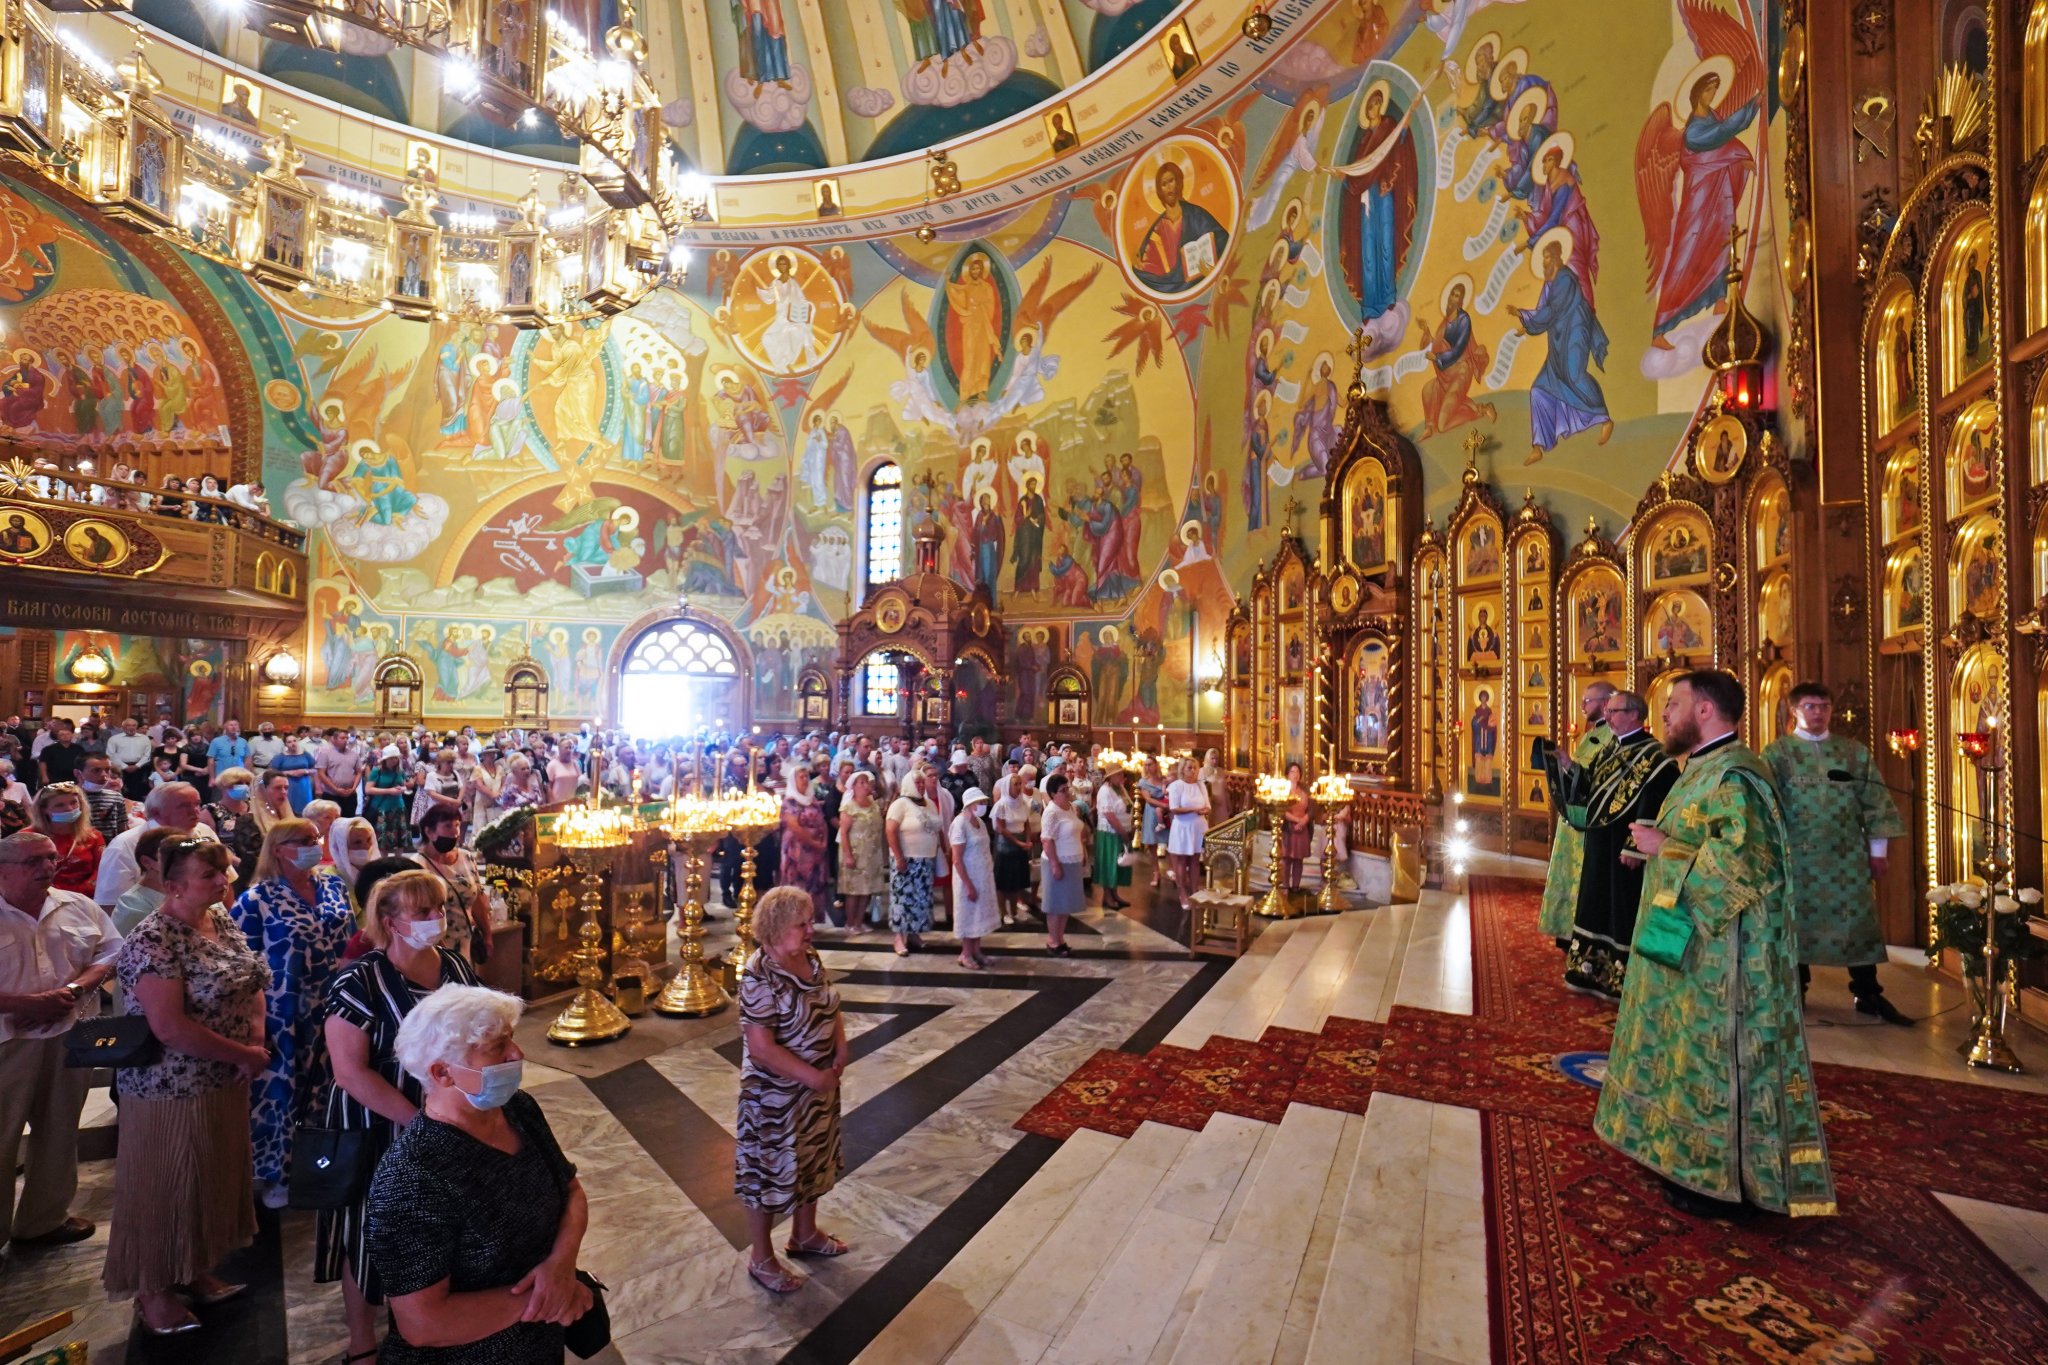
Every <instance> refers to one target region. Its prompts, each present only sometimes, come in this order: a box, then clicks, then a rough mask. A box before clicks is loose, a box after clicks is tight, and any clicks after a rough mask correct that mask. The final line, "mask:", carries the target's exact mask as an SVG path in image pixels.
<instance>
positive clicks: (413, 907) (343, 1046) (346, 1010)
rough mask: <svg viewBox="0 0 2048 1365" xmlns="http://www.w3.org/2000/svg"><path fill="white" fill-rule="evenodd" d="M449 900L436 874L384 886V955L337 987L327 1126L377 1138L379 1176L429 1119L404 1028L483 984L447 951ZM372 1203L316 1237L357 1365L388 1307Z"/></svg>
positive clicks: (372, 922)
mask: <svg viewBox="0 0 2048 1365" xmlns="http://www.w3.org/2000/svg"><path fill="white" fill-rule="evenodd" d="M447 899H448V893H447V889H446V887H445V885H444V884H443V882H442V880H441V878H439V877H437V876H435V875H434V874H433V873H431V872H427V871H424V870H414V871H410V872H398V873H394V874H393V875H391V876H389V877H387V878H385V879H384V880H383V881H382V882H379V883H378V885H377V890H376V892H375V894H374V895H373V896H372V898H371V901H370V913H369V916H368V918H367V919H366V921H365V926H364V932H365V933H366V934H367V935H368V936H369V938H370V939H371V940H372V941H373V942H374V943H376V944H377V945H378V946H377V947H375V948H373V949H372V950H371V951H369V952H367V953H365V954H363V956H361V957H359V958H357V959H356V960H355V961H354V962H352V963H350V964H349V966H348V967H347V969H346V970H344V971H342V972H341V973H340V974H339V975H338V976H336V977H335V978H334V980H333V981H332V982H330V983H329V984H328V987H327V1023H326V1035H327V1051H328V1054H329V1056H330V1057H331V1058H332V1060H333V1063H334V1085H333V1088H332V1089H331V1090H329V1091H328V1095H327V1118H326V1126H327V1127H329V1128H342V1129H351V1130H356V1129H364V1130H368V1131H369V1133H370V1135H371V1136H370V1142H369V1147H370V1151H369V1164H370V1166H371V1167H372V1168H374V1167H375V1165H376V1163H377V1161H378V1159H379V1158H381V1157H382V1156H383V1155H384V1149H385V1148H387V1147H389V1146H390V1145H391V1140H392V1138H393V1137H394V1136H395V1135H396V1134H397V1132H398V1130H399V1129H400V1128H403V1127H404V1126H405V1125H406V1124H408V1123H410V1122H412V1120H413V1118H414V1116H415V1115H417V1114H418V1113H419V1111H420V1084H419V1082H418V1081H417V1080H415V1079H413V1078H412V1077H411V1076H410V1075H408V1074H406V1071H405V1069H404V1068H403V1067H401V1066H399V1064H398V1059H397V1057H396V1055H395V1054H394V1047H395V1044H396V1043H397V1040H398V1026H399V1025H400V1024H402V1023H404V1022H405V1016H406V1015H408V1014H410V1013H412V1010H413V1007H414V1006H415V1005H417V1004H419V1002H420V1001H422V1000H424V999H426V998H427V997H428V996H430V995H432V994H433V993H434V992H435V991H437V990H439V989H440V988H441V987H442V986H445V985H448V984H450V983H453V984H455V985H458V986H474V985H476V984H477V978H476V972H475V971H474V970H472V969H471V967H470V965H469V963H468V962H467V961H466V960H464V958H463V957H462V956H461V954H459V953H453V952H450V951H448V950H447V949H446V948H442V947H440V946H439V941H440V938H441V934H442V930H443V929H444V928H445V921H446V919H447V915H448V909H447ZM364 1196H365V1199H364V1200H358V1201H357V1202H356V1203H354V1204H351V1205H349V1206H348V1207H346V1208H340V1209H323V1210H322V1211H321V1213H320V1217H319V1222H318V1224H317V1226H316V1228H315V1230H314V1262H313V1279H314V1281H315V1282H316V1283H319V1284H332V1283H334V1281H336V1280H340V1281H341V1292H342V1302H343V1303H344V1305H345V1306H346V1309H347V1316H348V1355H347V1357H346V1359H347V1360H348V1361H350V1362H354V1361H360V1360H368V1359H371V1358H372V1357H374V1356H375V1355H376V1354H377V1316H378V1315H377V1309H376V1305H378V1304H381V1303H383V1302H384V1294H383V1290H382V1287H381V1286H380V1285H379V1284H378V1283H377V1276H376V1273H375V1269H374V1267H373V1266H372V1265H371V1263H370V1258H369V1254H368V1252H367V1251H366V1249H365V1247H364V1242H363V1226H364V1203H365V1200H366V1199H367V1197H368V1182H367V1181H365V1186H364Z"/></svg>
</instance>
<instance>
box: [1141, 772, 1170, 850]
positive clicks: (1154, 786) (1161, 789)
mask: <svg viewBox="0 0 2048 1365" xmlns="http://www.w3.org/2000/svg"><path fill="white" fill-rule="evenodd" d="M1138 790H1139V791H1141V792H1143V793H1144V794H1145V795H1146V796H1148V797H1150V798H1152V800H1151V801H1147V802H1146V803H1145V813H1144V815H1142V816H1141V817H1139V819H1140V823H1139V826H1138V842H1139V843H1140V844H1142V845H1144V846H1145V847H1146V848H1159V847H1162V846H1163V845H1164V844H1165V843H1166V833H1165V831H1164V830H1163V829H1161V828H1160V821H1159V807H1157V806H1155V805H1153V804H1152V801H1164V800H1165V799H1166V784H1165V783H1163V782H1154V781H1153V780H1152V779H1151V778H1149V777H1148V778H1146V779H1145V780H1144V781H1142V782H1140V783H1139V784H1138Z"/></svg>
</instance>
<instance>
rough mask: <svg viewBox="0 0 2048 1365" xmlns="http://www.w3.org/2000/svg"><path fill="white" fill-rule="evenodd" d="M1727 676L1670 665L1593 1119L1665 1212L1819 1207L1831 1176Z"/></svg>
mask: <svg viewBox="0 0 2048 1365" xmlns="http://www.w3.org/2000/svg"><path fill="white" fill-rule="evenodd" d="M1741 720H1742V684H1741V683H1739V682H1737V681H1736V680H1735V679H1734V678H1733V677H1731V676H1730V675H1729V674H1727V673H1723V672H1721V671H1719V670H1717V669H1700V670H1696V671H1694V672H1691V673H1687V674H1685V675H1684V676H1683V677H1681V678H1680V679H1679V680H1678V681H1677V682H1676V683H1674V684H1673V685H1672V688H1671V694H1670V698H1669V700H1667V701H1666V702H1665V704H1664V748H1665V751H1666V752H1667V753H1670V754H1672V755H1674V756H1677V755H1687V756H1688V757H1687V760H1686V765H1685V771H1684V772H1683V773H1682V774H1680V776H1679V779H1678V782H1677V784H1676V785H1674V786H1673V787H1672V789H1671V794H1670V795H1669V796H1667V797H1665V799H1664V806H1663V809H1662V810H1661V811H1660V812H1659V814H1658V816H1657V820H1656V823H1655V824H1654V825H1650V824H1639V825H1637V826H1636V827H1635V828H1636V833H1635V843H1636V847H1637V848H1638V849H1639V850H1640V851H1641V852H1642V854H1643V855H1644V857H1645V858H1646V859H1647V860H1648V865H1647V867H1646V869H1645V872H1644V878H1643V899H1642V903H1641V906H1640V908H1639V912H1638V914H1637V917H1636V930H1635V940H1634V951H1633V952H1632V954H1631V956H1630V961H1629V968H1628V978H1627V980H1626V982H1625V983H1624V984H1623V986H1622V992H1621V1010H1620V1013H1619V1016H1618V1017H1617V1018H1616V1020H1615V1024H1614V1043H1613V1047H1612V1049H1611V1051H1610V1053H1609V1055H1608V1063H1607V1079H1606V1082H1605V1084H1604V1085H1603V1086H1602V1087H1601V1090H1600V1107H1599V1109H1598V1110H1597V1111H1596V1112H1595V1114H1594V1118H1593V1131H1594V1132H1595V1133H1597V1134H1598V1135H1599V1136H1600V1138H1601V1140H1602V1141H1604V1142H1606V1143H1608V1144H1609V1145H1611V1146H1613V1147H1615V1148H1617V1149H1619V1150H1620V1151H1621V1152H1622V1153H1623V1154H1624V1155H1627V1156H1629V1157H1632V1158H1634V1159H1635V1160H1636V1161H1639V1162H1641V1163H1642V1164H1643V1165H1645V1166H1648V1167H1649V1168H1650V1169H1651V1170H1653V1171H1655V1172H1657V1174H1658V1175H1660V1176H1662V1177H1663V1180H1664V1193H1665V1198H1666V1200H1667V1201H1668V1202H1669V1203H1670V1204H1671V1205H1672V1206H1673V1207H1675V1208H1677V1209H1679V1210H1680V1211H1682V1212H1686V1213H1693V1214H1702V1215H1706V1216H1710V1217H1711V1216H1733V1215H1736V1214H1738V1213H1741V1212H1744V1211H1746V1210H1747V1207H1748V1206H1754V1207H1755V1208H1761V1209H1767V1210H1769V1211H1771V1212H1773V1213H1788V1214H1792V1215H1794V1216H1799V1215H1807V1214H1832V1213H1833V1212H1834V1211H1835V1190H1834V1181H1833V1178H1832V1177H1831V1175H1830V1174H1829V1170H1828V1152H1827V1144H1826V1142H1825V1141H1824V1140H1823V1138H1822V1136H1821V1126H1820V1106H1819V1104H1818V1103H1817V1101H1816V1097H1815V1095H1814V1089H1813V1067H1812V1064H1811V1063H1810V1061H1809V1060H1808V1058H1807V1055H1806V1031H1805V1026H1804V1023H1803V1021H1802V1020H1801V1017H1800V1010H1799V989H1798V980H1799V978H1798V958H1797V954H1796V940H1795V931H1794V922H1793V908H1792V887H1791V883H1790V880H1789V873H1790V866H1789V861H1788V852H1789V850H1788V846H1787V839H1786V834H1785V819H1784V815H1783V813H1782V812H1781V810H1780V809H1779V803H1778V790H1777V787H1776V786H1775V785H1774V784H1773V783H1772V781H1771V773H1770V769H1769V768H1767V767H1765V766H1764V763H1763V760H1762V759H1760V758H1758V757H1757V756H1756V754H1755V753H1754V752H1753V751H1751V750H1750V749H1749V748H1748V746H1746V745H1744V744H1743V743H1742V741H1741V739H1740V738H1739V737H1738V736H1737V734H1736V731H1735V727H1736V726H1737V725H1738V724H1739V723H1740V722H1741Z"/></svg>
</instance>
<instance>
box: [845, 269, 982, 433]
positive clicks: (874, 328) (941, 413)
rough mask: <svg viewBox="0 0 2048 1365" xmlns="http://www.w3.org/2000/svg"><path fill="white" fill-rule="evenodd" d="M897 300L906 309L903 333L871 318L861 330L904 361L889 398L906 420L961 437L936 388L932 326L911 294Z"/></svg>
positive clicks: (892, 385)
mask: <svg viewBox="0 0 2048 1365" xmlns="http://www.w3.org/2000/svg"><path fill="white" fill-rule="evenodd" d="M897 298H898V300H899V302H900V304H901V306H902V309H903V326H902V327H901V328H900V329H899V328H895V327H884V326H883V325H882V324H880V323H878V322H876V321H875V320H874V319H872V318H869V317H865V316H863V317H862V318H861V326H863V327H865V328H867V329H868V335H869V336H871V337H873V338H874V339H875V340H877V341H879V342H881V343H882V344H883V345H884V346H887V347H888V348H889V349H890V350H891V351H894V352H895V353H896V354H897V355H899V356H901V357H902V358H903V378H901V379H899V380H897V381H896V382H895V383H894V384H891V385H890V386H889V394H890V396H891V397H892V398H894V399H895V400H896V401H897V402H899V403H901V404H902V405H903V412H902V420H904V421H906V422H929V423H931V424H932V425H933V426H935V427H938V428H939V429H940V430H942V431H944V432H946V433H947V434H948V435H951V436H955V437H957V436H958V435H959V434H960V433H959V431H958V429H957V424H956V423H955V421H954V417H953V414H952V413H951V412H949V411H948V410H947V409H946V405H945V404H944V403H941V402H940V401H939V394H938V390H937V389H936V388H934V387H933V385H932V358H933V357H934V356H936V355H937V354H938V339H937V338H936V337H934V336H933V335H932V328H931V324H930V323H928V322H926V321H925V320H924V319H923V318H922V317H920V316H918V312H917V310H916V309H915V308H912V307H911V306H910V294H909V291H907V290H905V291H902V292H900V293H899V294H898V295H897Z"/></svg>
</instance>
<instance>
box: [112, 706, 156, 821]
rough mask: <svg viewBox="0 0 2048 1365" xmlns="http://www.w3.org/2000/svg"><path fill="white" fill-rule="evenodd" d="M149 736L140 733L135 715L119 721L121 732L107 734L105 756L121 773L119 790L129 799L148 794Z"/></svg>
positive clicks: (138, 798) (138, 799)
mask: <svg viewBox="0 0 2048 1365" xmlns="http://www.w3.org/2000/svg"><path fill="white" fill-rule="evenodd" d="M149 748H150V745H149V737H148V736H147V735H144V734H143V733H141V731H140V729H139V728H138V726H137V724H136V721H135V717H133V716H130V717H128V719H126V720H124V721H122V722H121V732H120V733H119V734H117V735H108V736H107V757H108V758H111V759H113V760H114V767H115V769H116V770H117V771H118V772H119V773H120V774H121V792H122V794H123V795H125V796H126V797H127V798H128V799H129V800H130V801H140V800H141V799H142V798H143V797H145V796H148V795H149Z"/></svg>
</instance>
